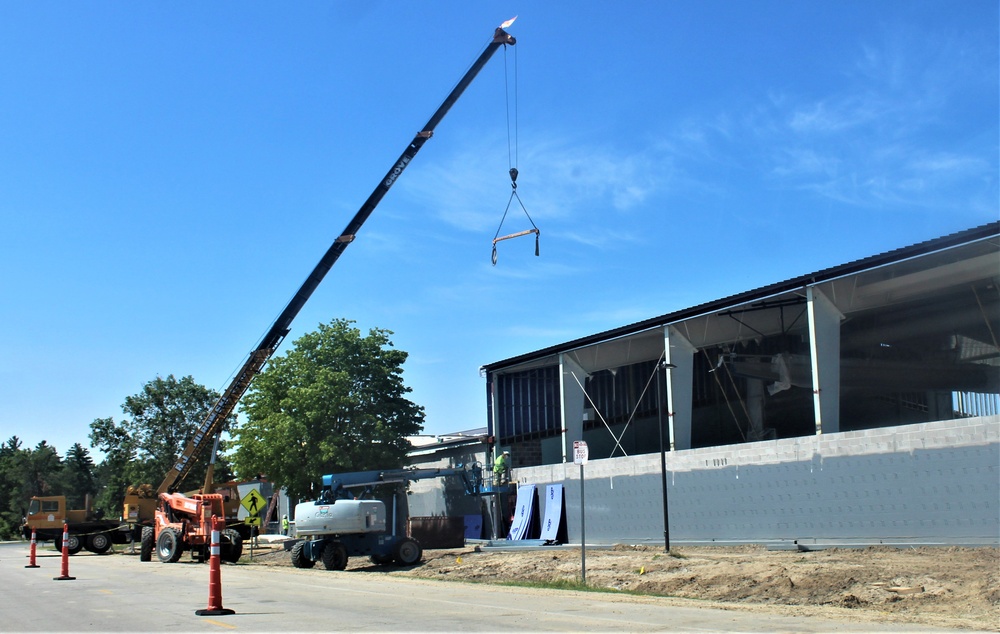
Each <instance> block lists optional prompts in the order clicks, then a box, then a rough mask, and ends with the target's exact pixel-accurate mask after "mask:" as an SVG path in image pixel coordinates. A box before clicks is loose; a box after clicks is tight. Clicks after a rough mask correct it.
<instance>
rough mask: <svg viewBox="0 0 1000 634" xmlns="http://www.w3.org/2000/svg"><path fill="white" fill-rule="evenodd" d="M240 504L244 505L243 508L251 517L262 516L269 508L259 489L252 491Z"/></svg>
mask: <svg viewBox="0 0 1000 634" xmlns="http://www.w3.org/2000/svg"><path fill="white" fill-rule="evenodd" d="M240 504H241V505H243V508H245V509H246V510H247V513H249V514H250V516H251V517H253V516H255V515H260V514H261V513H263V512H264V509H265V508H267V506H266V504H267V500H265V499H264V496H263V495H261V494H260V491H258V490H257V489H250V490H249V491H248V492H247V494H246V495H244V496H243V499H242V500H240Z"/></svg>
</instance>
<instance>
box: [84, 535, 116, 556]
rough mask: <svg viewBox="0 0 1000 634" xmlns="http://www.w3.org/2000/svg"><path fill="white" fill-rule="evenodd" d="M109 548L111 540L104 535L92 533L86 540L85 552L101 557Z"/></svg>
mask: <svg viewBox="0 0 1000 634" xmlns="http://www.w3.org/2000/svg"><path fill="white" fill-rule="evenodd" d="M110 548H111V538H110V537H108V536H107V534H106V533H94V534H93V535H91V536H90V537H88V538H87V550H89V551H90V552H92V553H97V554H98V555H103V554H104V553H106V552H108V550H109V549H110Z"/></svg>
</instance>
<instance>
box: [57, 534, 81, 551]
mask: <svg viewBox="0 0 1000 634" xmlns="http://www.w3.org/2000/svg"><path fill="white" fill-rule="evenodd" d="M52 544H53V546H55V547H56V550H58V551H59V552H62V547H63V544H62V534H61V533H60V534H59V535H56V538H55V539H53V540H52ZM66 546H67V550H69V554H71V555H75V554H77V553H78V552H80V550H81V549H82V548H83V541H82V540H81V539H80V536H79V535H77V534H76V533H70V534H69V539H67V540H66Z"/></svg>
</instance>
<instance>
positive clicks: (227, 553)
mask: <svg viewBox="0 0 1000 634" xmlns="http://www.w3.org/2000/svg"><path fill="white" fill-rule="evenodd" d="M222 539H223V542H222V544H221V545H220V547H219V550H220V551H221V552H220V553H219V556H220V557H222V561H228V562H229V563H231V564H235V563H236V562H237V561H239V560H240V557H242V556H243V537H242V536H241V535H240V533H239V531H236V530H233V529H231V528H227V529H226V530H224V531H222Z"/></svg>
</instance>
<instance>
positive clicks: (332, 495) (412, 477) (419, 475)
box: [317, 464, 483, 504]
mask: <svg viewBox="0 0 1000 634" xmlns="http://www.w3.org/2000/svg"><path fill="white" fill-rule="evenodd" d="M448 476H461V477H462V482H463V483H464V485H465V492H466V493H467V494H469V495H476V494H477V493H479V492H480V491H481V490H482V483H483V469H482V467H481V466H480V465H478V464H474V465H472V466H470V467H467V468H466V467H462V466H459V467H455V468H441V469H434V468H426V469H385V470H382V471H355V472H353V473H334V474H330V475H325V476H323V491H322V493H321V494H320V498H319V500H317V502H318V503H319V504H332V503H333V502H335V501H336V500H338V499H345V498H349V497H350V495H349V494H348V492H347V489H356V488H365V489H371V488H372V487H375V486H378V485H380V484H403V483H407V482H415V481H417V480H425V479H427V478H446V477H448Z"/></svg>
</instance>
